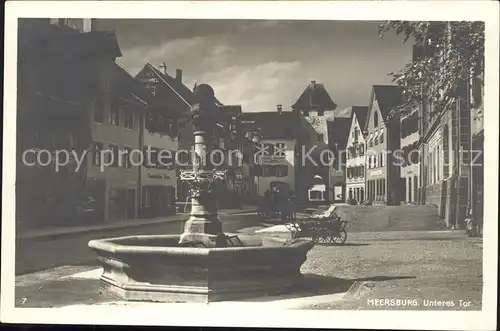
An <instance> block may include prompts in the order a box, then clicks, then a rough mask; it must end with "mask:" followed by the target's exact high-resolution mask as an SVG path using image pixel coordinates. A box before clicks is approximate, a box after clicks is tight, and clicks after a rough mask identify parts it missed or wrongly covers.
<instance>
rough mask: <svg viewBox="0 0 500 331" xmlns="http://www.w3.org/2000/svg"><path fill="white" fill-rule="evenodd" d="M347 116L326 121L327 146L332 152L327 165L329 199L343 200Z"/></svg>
mask: <svg viewBox="0 0 500 331" xmlns="http://www.w3.org/2000/svg"><path fill="white" fill-rule="evenodd" d="M350 122H351V120H350V118H349V117H335V119H334V120H333V121H328V122H327V123H328V147H329V150H330V151H331V152H332V153H333V157H334V159H333V162H332V163H331V165H330V166H329V168H328V169H329V200H330V201H331V202H345V199H346V172H347V167H346V165H347V153H346V148H347V140H348V138H349V128H350V127H349V125H350Z"/></svg>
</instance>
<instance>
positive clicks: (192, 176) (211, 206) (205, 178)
mask: <svg viewBox="0 0 500 331" xmlns="http://www.w3.org/2000/svg"><path fill="white" fill-rule="evenodd" d="M194 93H195V96H196V99H197V103H196V104H195V105H193V106H192V107H191V117H192V123H193V135H194V153H193V158H192V161H193V171H192V172H185V173H183V174H181V179H184V180H188V181H190V182H191V188H192V189H191V213H190V217H189V219H188V220H187V221H186V223H185V226H184V232H183V233H182V235H181V237H180V240H179V244H183V245H189V244H191V243H192V244H195V243H202V244H203V245H204V246H206V247H216V246H217V247H220V246H223V243H221V242H220V241H219V240H218V239H221V238H222V237H223V234H222V224H221V222H220V220H219V215H218V214H219V213H218V207H217V200H216V194H215V192H214V188H215V185H216V184H217V180H218V179H222V178H223V177H222V176H223V175H222V174H221V173H220V172H216V171H215V169H214V167H213V165H212V164H211V159H210V153H211V151H212V139H213V132H214V130H215V128H216V125H217V107H216V106H215V104H214V91H213V89H212V88H211V87H210V86H209V85H206V84H202V85H199V86H198V87H197V88H196V89H195V91H194Z"/></svg>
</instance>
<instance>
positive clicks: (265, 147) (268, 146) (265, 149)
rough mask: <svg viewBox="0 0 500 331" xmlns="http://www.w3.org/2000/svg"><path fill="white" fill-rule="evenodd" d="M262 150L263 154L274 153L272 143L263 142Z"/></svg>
mask: <svg viewBox="0 0 500 331" xmlns="http://www.w3.org/2000/svg"><path fill="white" fill-rule="evenodd" d="M262 152H263V155H265V156H270V155H273V154H274V145H273V144H263V145H262Z"/></svg>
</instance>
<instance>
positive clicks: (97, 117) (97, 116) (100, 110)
mask: <svg viewBox="0 0 500 331" xmlns="http://www.w3.org/2000/svg"><path fill="white" fill-rule="evenodd" d="M94 122H97V123H102V122H104V102H103V101H102V100H101V99H97V100H96V101H95V102H94Z"/></svg>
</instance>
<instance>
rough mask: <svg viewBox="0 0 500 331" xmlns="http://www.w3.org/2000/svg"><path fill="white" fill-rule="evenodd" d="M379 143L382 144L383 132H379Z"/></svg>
mask: <svg viewBox="0 0 500 331" xmlns="http://www.w3.org/2000/svg"><path fill="white" fill-rule="evenodd" d="M379 141H380V143H383V142H384V131H381V132H380V138H379Z"/></svg>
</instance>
